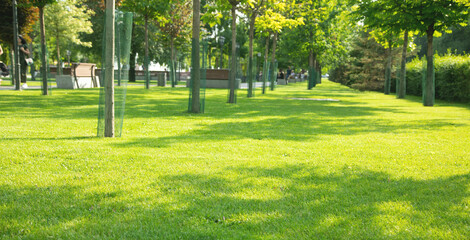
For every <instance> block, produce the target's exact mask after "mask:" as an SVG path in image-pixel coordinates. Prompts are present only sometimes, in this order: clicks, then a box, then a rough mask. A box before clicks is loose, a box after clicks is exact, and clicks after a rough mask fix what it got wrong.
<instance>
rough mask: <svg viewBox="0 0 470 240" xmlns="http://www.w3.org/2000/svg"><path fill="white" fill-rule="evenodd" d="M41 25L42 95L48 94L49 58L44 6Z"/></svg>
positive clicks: (40, 9) (40, 16) (40, 20)
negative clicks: (47, 56)
mask: <svg viewBox="0 0 470 240" xmlns="http://www.w3.org/2000/svg"><path fill="white" fill-rule="evenodd" d="M39 27H40V29H41V78H42V95H48V94H49V93H48V88H47V59H46V28H45V26H44V7H42V8H39Z"/></svg>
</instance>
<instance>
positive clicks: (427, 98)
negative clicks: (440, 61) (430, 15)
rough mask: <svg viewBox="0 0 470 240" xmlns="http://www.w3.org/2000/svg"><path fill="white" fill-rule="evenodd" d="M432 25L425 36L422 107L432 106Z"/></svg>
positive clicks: (433, 89) (433, 88) (433, 93)
mask: <svg viewBox="0 0 470 240" xmlns="http://www.w3.org/2000/svg"><path fill="white" fill-rule="evenodd" d="M434 31H435V29H434V24H431V25H429V27H428V30H427V31H426V34H427V42H428V49H427V54H426V60H427V65H426V79H425V82H424V84H423V105H424V106H434V95H435V92H434V91H435V86H434V56H433V40H434Z"/></svg>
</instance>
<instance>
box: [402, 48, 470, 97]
mask: <svg viewBox="0 0 470 240" xmlns="http://www.w3.org/2000/svg"><path fill="white" fill-rule="evenodd" d="M406 67H407V71H406V84H407V87H406V92H407V94H410V95H417V96H420V95H422V82H423V76H424V71H425V68H426V62H425V59H424V58H423V59H415V60H413V61H412V62H410V63H408V64H407V66H406ZM434 68H435V82H436V99H442V100H447V101H457V102H470V56H452V55H445V56H437V55H436V56H435V64H434Z"/></svg>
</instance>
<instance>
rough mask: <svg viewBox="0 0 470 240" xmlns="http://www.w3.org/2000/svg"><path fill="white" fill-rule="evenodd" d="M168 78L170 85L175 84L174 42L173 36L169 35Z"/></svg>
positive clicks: (173, 85)
mask: <svg viewBox="0 0 470 240" xmlns="http://www.w3.org/2000/svg"><path fill="white" fill-rule="evenodd" d="M170 51H171V52H170V59H171V60H170V64H171V66H170V80H171V87H175V86H176V70H175V67H176V64H175V44H174V39H173V37H170Z"/></svg>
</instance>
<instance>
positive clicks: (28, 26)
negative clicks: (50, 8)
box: [0, 0, 37, 49]
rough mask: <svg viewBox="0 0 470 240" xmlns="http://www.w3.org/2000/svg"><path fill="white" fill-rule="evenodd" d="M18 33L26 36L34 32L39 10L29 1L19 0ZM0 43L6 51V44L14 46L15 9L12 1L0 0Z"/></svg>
mask: <svg viewBox="0 0 470 240" xmlns="http://www.w3.org/2000/svg"><path fill="white" fill-rule="evenodd" d="M16 2H17V16H18V32H19V34H23V35H25V38H26V39H28V40H29V38H28V36H26V34H27V33H29V32H31V31H32V26H33V24H34V22H35V21H36V20H37V9H36V8H35V7H33V6H31V4H29V2H28V0H17V1H16ZM0 23H1V24H0V41H1V42H2V43H3V48H4V49H5V48H6V47H5V43H6V44H13V39H14V37H13V7H12V1H11V0H0Z"/></svg>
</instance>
